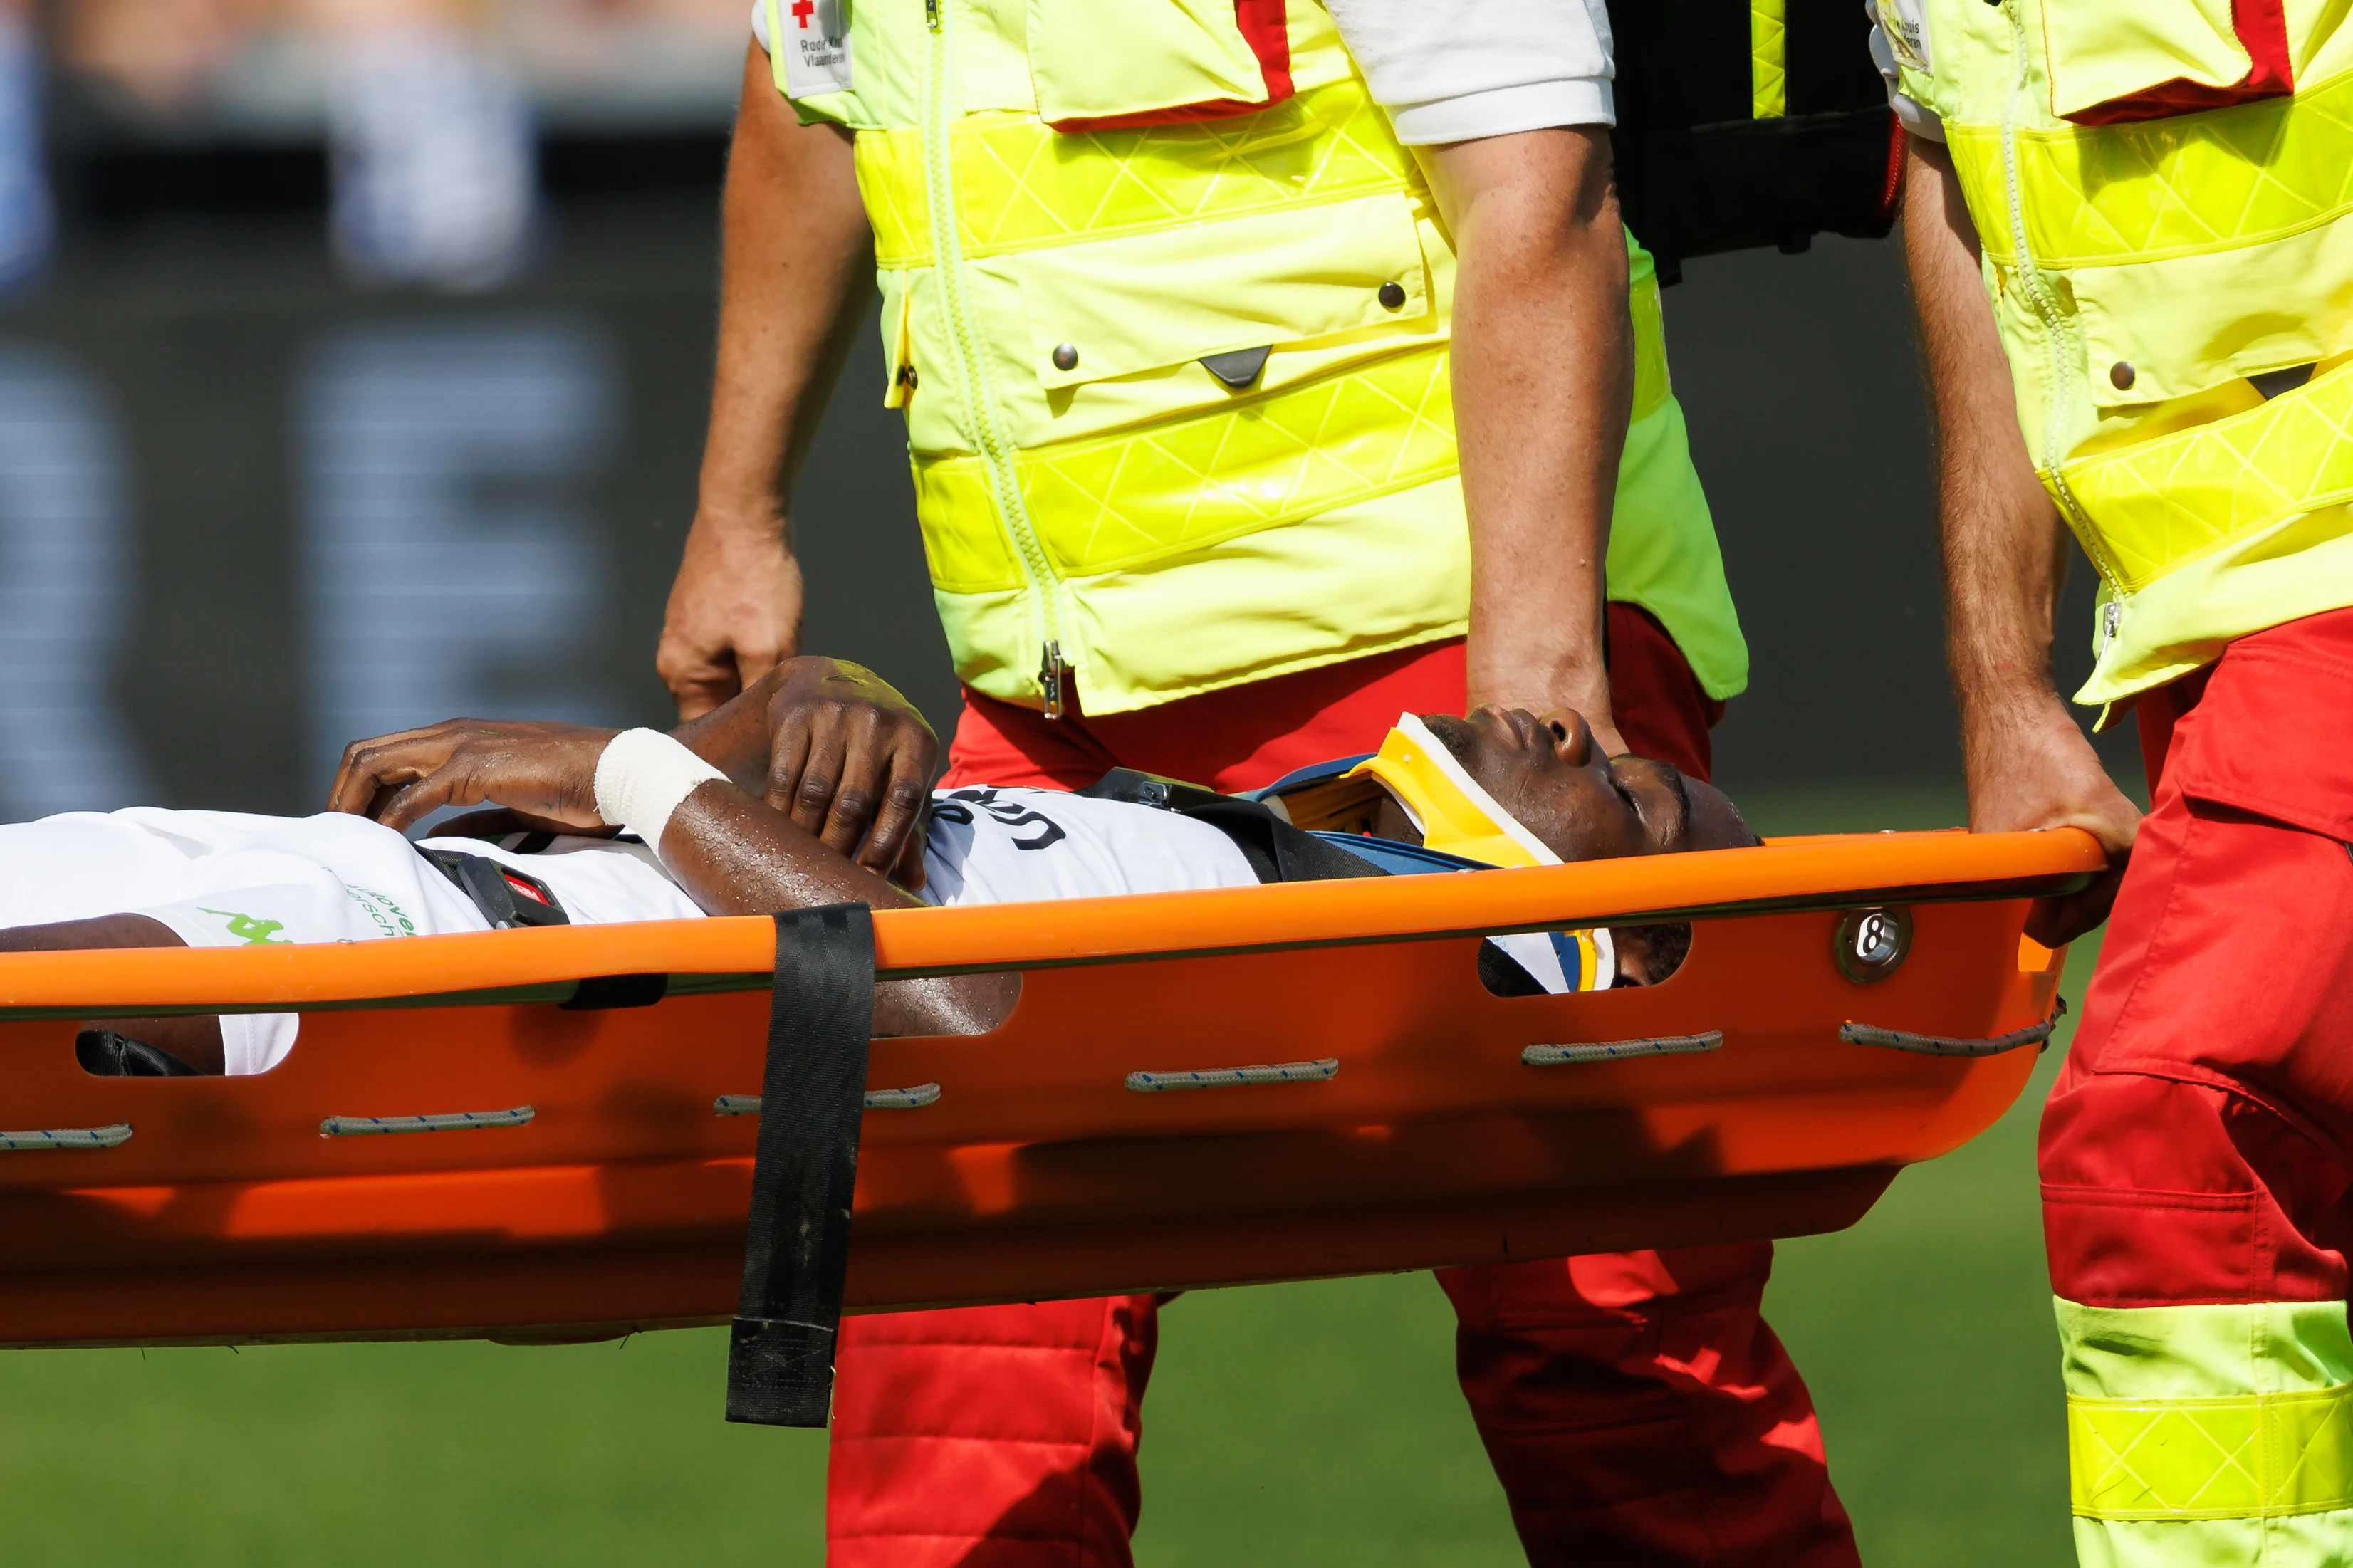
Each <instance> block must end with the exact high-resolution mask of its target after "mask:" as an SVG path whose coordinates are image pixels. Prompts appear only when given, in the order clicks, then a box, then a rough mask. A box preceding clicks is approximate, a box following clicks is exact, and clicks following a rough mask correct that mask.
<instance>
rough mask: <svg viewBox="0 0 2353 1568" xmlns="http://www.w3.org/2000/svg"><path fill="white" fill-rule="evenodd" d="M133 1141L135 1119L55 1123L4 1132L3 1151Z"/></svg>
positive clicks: (0, 1137)
mask: <svg viewBox="0 0 2353 1568" xmlns="http://www.w3.org/2000/svg"><path fill="white" fill-rule="evenodd" d="M128 1142H131V1123H129V1122H128V1121H111V1122H109V1123H107V1125H105V1126H103V1127H52V1128H50V1129H48V1130H47V1131H43V1132H0V1152H28V1151H31V1150H35V1149H111V1148H113V1147H114V1146H115V1145H116V1144H118V1143H128Z"/></svg>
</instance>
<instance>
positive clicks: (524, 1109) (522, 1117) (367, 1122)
mask: <svg viewBox="0 0 2353 1568" xmlns="http://www.w3.org/2000/svg"><path fill="white" fill-rule="evenodd" d="M538 1114H539V1112H538V1111H537V1110H535V1109H533V1107H531V1106H528V1105H518V1106H516V1107H515V1108H514V1109H513V1110H449V1111H441V1112H437V1113H435V1114H433V1115H430V1116H330V1117H328V1118H327V1119H326V1120H325V1121H322V1122H320V1123H319V1136H320V1137H322V1138H365V1137H370V1136H372V1135H374V1134H375V1133H379V1132H467V1131H473V1130H474V1129H476V1128H484V1127H522V1126H524V1125H526V1124H527V1123H529V1122H530V1121H531V1119H532V1118H533V1117H534V1116H536V1115H538Z"/></svg>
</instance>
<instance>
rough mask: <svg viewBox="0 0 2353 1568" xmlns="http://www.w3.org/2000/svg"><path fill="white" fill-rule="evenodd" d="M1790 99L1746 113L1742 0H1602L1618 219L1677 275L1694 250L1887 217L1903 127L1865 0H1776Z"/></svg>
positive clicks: (1793, 242)
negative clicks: (1612, 47) (1612, 61)
mask: <svg viewBox="0 0 2353 1568" xmlns="http://www.w3.org/2000/svg"><path fill="white" fill-rule="evenodd" d="M1783 3H1784V33H1783V56H1784V73H1785V76H1784V79H1785V81H1786V91H1787V111H1786V112H1785V113H1784V114H1783V115H1782V116H1781V117H1780V118H1778V119H1772V120H1758V119H1756V118H1755V117H1754V112H1755V97H1754V59H1753V57H1752V54H1751V51H1750V47H1749V26H1750V24H1749V6H1748V5H1747V4H1746V0H1609V26H1610V31H1611V32H1612V34H1613V35H1614V36H1615V40H1616V49H1617V65H1618V80H1617V100H1618V126H1617V129H1616V131H1615V132H1613V133H1612V141H1613V142H1614V144H1615V149H1616V162H1617V166H1618V200H1619V205H1620V208H1621V209H1622V211H1623V212H1624V214H1625V218H1626V226H1627V227H1629V228H1630V229H1632V230H1633V231H1634V237H1635V238H1637V239H1639V240H1641V242H1642V244H1643V247H1645V248H1647V249H1648V250H1649V251H1650V252H1651V256H1652V257H1653V258H1655V259H1656V260H1657V262H1658V268H1659V281H1660V282H1662V283H1673V282H1676V281H1678V280H1680V279H1681V278H1682V276H1683V261H1684V259H1685V258H1689V257H1694V256H1713V255H1715V254H1717V253H1718V252H1721V251H1726V250H1744V249H1747V248H1750V247H1757V246H1766V245H1772V246H1778V247H1780V248H1781V249H1782V250H1784V251H1788V252H1792V253H1794V252H1797V251H1801V250H1804V249H1805V248H1806V247H1808V246H1809V245H1810V244H1811V243H1812V242H1813V237H1814V236H1815V235H1817V234H1840V235H1846V236H1850V237H1853V238H1857V239H1877V238H1879V237H1882V236H1883V235H1884V234H1886V233H1887V231H1888V229H1889V227H1890V226H1891V225H1892V224H1893V222H1894V205H1895V184H1896V175H1897V174H1898V173H1899V171H1900V169H1901V167H1902V165H1901V163H1899V162H1898V161H1897V154H1898V153H1900V152H1901V149H1902V145H1903V143H1902V140H1901V137H1900V134H1899V133H1898V132H1897V130H1896V127H1895V120H1894V114H1892V113H1891V112H1890V111H1889V110H1888V107H1887V89H1886V84H1885V82H1884V81H1883V79H1881V77H1880V75H1879V70H1878V68H1877V67H1875V66H1874V65H1873V64H1872V60H1871V20H1870V18H1869V16H1866V15H1865V14H1864V11H1863V3H1862V0H1783Z"/></svg>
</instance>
